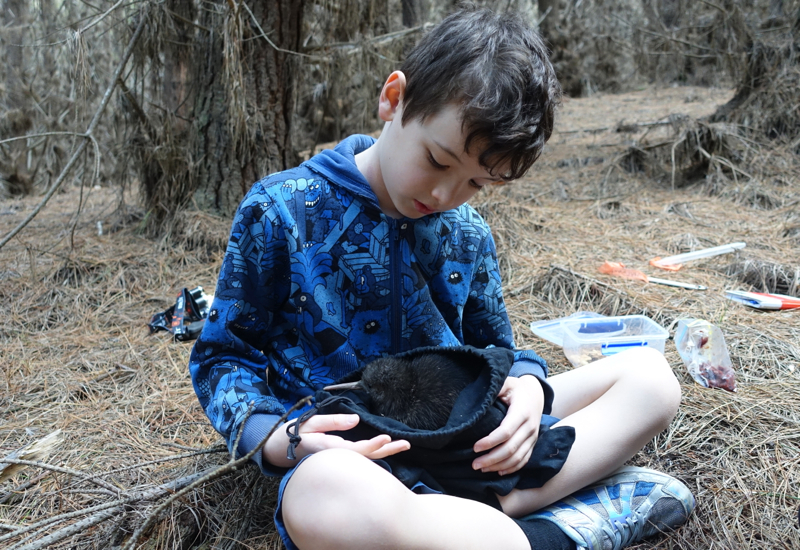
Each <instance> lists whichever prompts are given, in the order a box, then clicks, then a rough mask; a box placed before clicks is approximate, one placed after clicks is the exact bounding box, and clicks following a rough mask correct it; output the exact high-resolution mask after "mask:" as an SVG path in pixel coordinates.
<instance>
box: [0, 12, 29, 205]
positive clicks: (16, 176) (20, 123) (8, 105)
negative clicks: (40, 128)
mask: <svg viewBox="0 0 800 550" xmlns="http://www.w3.org/2000/svg"><path fill="white" fill-rule="evenodd" d="M28 16H29V13H28V3H27V2H26V0H6V2H5V9H4V10H3V23H4V24H5V27H6V31H5V33H4V34H5V38H6V40H5V56H6V58H5V60H4V63H5V67H6V70H5V92H6V93H5V101H4V103H5V105H0V109H1V110H2V115H0V139H2V138H9V137H18V136H20V135H24V134H25V132H27V131H28V130H29V129H30V128H31V119H30V116H29V114H28V113H27V112H26V110H25V107H26V101H25V67H26V65H25V49H24V48H23V47H22V43H23V41H24V29H25V27H26V26H27V23H28V20H29V17H28ZM3 107H4V108H3ZM27 151H28V147H27V143H26V140H19V141H15V142H12V143H10V144H8V145H7V146H5V147H4V148H3V150H2V152H0V196H1V195H2V194H3V193H2V192H3V191H5V193H7V194H9V195H28V194H30V193H31V192H32V191H33V182H32V181H31V177H30V173H29V170H28V165H27ZM2 153H5V154H2ZM6 155H7V156H6Z"/></svg>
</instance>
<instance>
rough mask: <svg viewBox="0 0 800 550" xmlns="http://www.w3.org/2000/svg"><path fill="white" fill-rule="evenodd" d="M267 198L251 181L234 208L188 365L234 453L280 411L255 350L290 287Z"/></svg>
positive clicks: (263, 359) (263, 346)
mask: <svg viewBox="0 0 800 550" xmlns="http://www.w3.org/2000/svg"><path fill="white" fill-rule="evenodd" d="M269 202H270V198H269V197H268V196H266V193H265V191H264V189H263V187H262V186H261V185H260V184H259V183H257V184H255V185H254V186H253V189H251V191H250V192H249V193H248V195H247V196H246V197H245V199H244V200H243V201H242V203H241V205H240V206H239V209H238V210H237V212H236V215H235V217H234V221H233V226H232V229H231V237H230V240H229V242H228V248H227V250H226V253H225V259H224V260H223V264H222V268H221V270H220V275H219V279H218V283H217V287H216V291H215V296H214V301H213V303H212V304H211V309H210V312H209V316H208V318H207V319H206V322H205V324H204V326H203V331H202V332H201V334H200V337H199V338H198V340H197V342H196V343H195V345H194V347H193V349H192V353H191V357H190V362H189V372H190V374H191V377H192V384H193V386H194V389H195V392H196V393H197V396H198V399H199V401H200V404H201V406H202V407H203V410H204V411H205V413H206V415H207V416H208V418H209V420H210V421H211V424H212V425H213V427H214V428H215V429H216V430H217V431H218V432H219V433H220V434H221V435H222V436H223V437H224V438H225V440H226V443H227V445H228V448H229V449H231V450H233V449H232V447H233V445H234V443H235V441H236V438H237V437H238V436H239V432H240V431H241V437H240V442H239V446H238V449H236V451H237V454H239V455H241V454H244V453H246V452H248V451H250V450H251V449H253V448H255V446H256V445H257V444H258V443H259V442H260V441H261V440H262V439H263V437H264V436H266V434H267V433H268V432H269V430H270V429H271V428H272V426H273V425H274V424H275V422H276V421H277V420H278V418H279V417H280V415H282V414H283V413H284V412H285V408H284V406H283V405H282V404H281V403H280V401H279V400H278V399H277V398H276V397H275V396H274V395H273V393H272V390H271V389H270V388H269V386H268V385H267V372H268V369H269V360H268V357H267V355H266V354H265V353H264V351H263V350H268V349H270V346H269V341H270V338H269V335H270V329H271V328H272V321H273V315H274V313H273V312H275V311H278V310H279V308H280V305H281V304H282V303H283V301H285V300H286V297H287V296H288V293H289V284H290V278H289V276H288V274H289V273H290V266H289V255H288V244H287V242H286V239H285V238H279V237H278V236H276V235H275V236H274V235H273V231H275V230H276V226H274V225H273V224H272V223H271V222H270V220H269V219H268V216H267V213H266V208H265V205H266V204H268V203H269ZM251 408H252V409H251ZM249 409H251V410H250V411H249V413H248V410H249ZM245 418H246V419H247V420H246V422H244V420H245ZM243 423H244V426H243ZM254 460H255V461H256V463H258V465H259V466H260V467H261V468H262V470H263V471H265V473H268V474H269V473H272V474H278V473H280V471H277V470H270V469H269V466H268V465H267V464H264V463H263V462H262V460H261V454H260V453H256V456H255V457H254Z"/></svg>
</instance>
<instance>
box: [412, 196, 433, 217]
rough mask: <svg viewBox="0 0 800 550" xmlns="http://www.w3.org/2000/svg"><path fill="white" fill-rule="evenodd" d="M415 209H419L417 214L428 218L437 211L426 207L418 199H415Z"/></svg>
mask: <svg viewBox="0 0 800 550" xmlns="http://www.w3.org/2000/svg"><path fill="white" fill-rule="evenodd" d="M414 208H416V209H417V212H419V213H420V214H423V215H425V216H427V215H428V214H433V213H434V212H435V210H431V209H430V208H428V207H427V206H425V205H424V204H422V203H421V202H419V201H418V200H416V199H414Z"/></svg>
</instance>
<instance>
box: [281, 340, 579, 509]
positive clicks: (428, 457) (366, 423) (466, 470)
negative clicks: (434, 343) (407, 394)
mask: <svg viewBox="0 0 800 550" xmlns="http://www.w3.org/2000/svg"><path fill="white" fill-rule="evenodd" d="M433 350H435V351H436V352H437V353H447V354H452V357H453V358H454V359H457V360H458V361H459V362H460V363H462V364H463V365H464V367H465V368H469V369H472V370H473V371H474V374H475V381H474V382H472V383H471V384H470V385H468V386H467V387H466V388H465V389H464V390H462V392H461V393H460V394H459V396H458V398H457V400H456V403H455V406H454V407H453V411H452V412H451V414H450V418H449V419H448V421H447V424H445V426H443V427H442V428H439V429H437V430H416V429H413V428H409V427H408V426H406V425H405V424H402V423H400V422H398V421H396V420H394V419H391V418H386V417H382V416H377V415H374V414H371V413H370V412H369V408H368V399H369V397H368V395H367V394H365V393H364V392H362V391H360V390H346V391H343V392H338V391H337V392H336V393H337V395H331V393H329V392H327V391H324V390H320V391H317V393H316V396H315V401H316V404H315V406H314V408H312V409H310V410H309V411H306V413H304V414H303V415H302V416H301V417H300V418H298V420H297V423H296V424H295V423H292V424H289V425H288V426H287V433H289V435H290V440H291V441H292V444H290V446H289V454H290V455H291V454H292V451H293V448H292V446H293V445H294V446H295V447H296V445H297V444H298V443H299V437H300V436H299V435H297V429H298V427H299V425H300V424H301V423H302V422H304V421H305V420H306V419H307V418H309V417H310V416H312V415H314V414H340V413H344V414H353V413H354V414H357V415H358V416H359V417H360V419H361V420H360V421H359V423H358V425H357V426H356V427H355V428H353V429H352V430H347V431H343V432H335V434H336V435H339V436H341V437H343V438H345V439H348V440H350V441H358V440H363V439H370V438H372V437H375V436H376V435H380V434H388V435H389V436H391V437H392V439H393V440H396V439H405V440H407V441H408V442H409V443H410V444H411V448H410V449H409V450H408V451H404V452H402V453H398V454H396V455H392V456H389V457H387V458H385V459H383V460H385V461H386V462H387V463H388V464H389V465H390V466H391V468H392V473H393V474H394V475H395V477H397V478H398V479H399V480H400V481H401V482H402V483H403V484H405V485H406V486H407V487H409V488H411V487H413V486H414V485H416V484H417V483H419V482H422V483H424V484H425V485H427V486H428V487H430V488H432V489H435V490H437V491H441V492H443V493H446V494H449V495H455V496H459V497H462V498H469V499H472V500H477V501H480V502H483V503H485V504H488V505H490V506H493V507H495V508H498V509H499V508H500V503H499V501H498V499H497V495H498V494H499V495H506V494H508V493H509V492H510V491H511V490H512V489H514V488H515V487H516V488H520V489H529V488H535V487H541V486H542V485H544V484H545V483H546V482H547V481H548V480H549V479H550V478H552V477H553V476H555V475H556V474H557V473H558V472H559V471H560V470H561V467H562V466H563V465H564V462H565V461H566V460H567V456H568V455H569V451H570V449H571V448H572V444H573V442H574V441H575V429H574V428H572V427H569V426H560V427H558V428H551V427H550V426H552V424H554V423H555V422H557V421H558V419H557V418H554V417H552V416H549V415H544V416H543V417H542V424H541V425H540V427H539V439H538V440H537V442H536V445H535V446H534V448H533V452H532V454H531V458H530V460H529V461H528V463H527V464H526V465H525V466H524V467H523V468H522V469H521V470H519V471H517V472H515V473H513V474H508V475H505V476H500V475H499V474H497V473H496V472H486V473H484V472H481V471H476V470H473V468H472V462H473V461H474V460H475V458H477V457H478V456H480V454H483V453H475V452H474V451H473V450H472V447H473V445H474V444H475V442H477V441H478V440H480V439H482V438H483V437H485V436H487V435H488V434H489V433H491V432H492V431H493V430H494V429H495V428H497V427H498V426H499V425H500V422H501V421H502V420H503V418H504V417H505V413H506V411H507V407H506V405H505V404H504V403H503V402H502V401H501V400H499V399H497V395H498V394H499V392H500V389H501V388H502V387H503V384H504V382H505V380H506V377H507V376H508V372H509V369H510V368H511V365H512V363H513V361H514V353H513V352H512V351H510V350H508V349H505V348H489V349H478V348H474V347H471V346H461V347H452V348H427V347H423V348H417V349H415V350H412V351H409V352H405V353H403V354H400V355H399V356H412V355H414V354H422V353H426V352H429V351H433ZM358 379H360V372H356V373H353V374H352V375H350V376H348V377H346V378H344V379H342V380H340V382H352V381H355V380H358ZM292 431H294V434H292ZM487 452H488V451H487Z"/></svg>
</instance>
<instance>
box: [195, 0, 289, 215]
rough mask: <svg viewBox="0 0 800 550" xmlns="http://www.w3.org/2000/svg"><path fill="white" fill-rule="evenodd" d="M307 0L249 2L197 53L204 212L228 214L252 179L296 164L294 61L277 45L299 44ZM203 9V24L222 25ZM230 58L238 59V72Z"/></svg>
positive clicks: (198, 135) (199, 158) (200, 185)
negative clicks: (221, 31) (248, 4)
mask: <svg viewBox="0 0 800 550" xmlns="http://www.w3.org/2000/svg"><path fill="white" fill-rule="evenodd" d="M304 5H305V2H303V1H297V0H262V1H260V2H254V3H253V4H252V8H251V9H252V17H251V15H250V13H249V12H247V11H246V10H241V11H238V12H234V11H232V10H231V12H229V13H228V14H227V15H226V17H228V18H233V19H228V24H227V25H226V30H227V31H228V34H227V35H226V36H223V35H221V33H220V32H218V31H212V32H211V33H210V34H209V36H208V39H209V40H208V44H207V45H206V47H205V48H202V49H201V51H203V53H204V55H203V56H200V55H195V63H196V65H195V70H196V73H195V74H196V75H197V80H196V84H197V87H196V91H197V99H196V103H195V136H196V143H195V146H194V148H193V149H194V154H195V158H196V159H197V161H196V166H197V172H196V174H195V178H196V182H197V190H196V191H195V193H194V199H195V203H196V204H197V205H199V206H200V207H201V208H203V209H205V210H211V211H215V212H217V213H219V214H222V215H230V214H232V213H233V212H234V211H235V209H236V207H237V206H238V204H239V201H240V200H241V198H242V197H243V196H244V194H245V193H246V192H247V190H248V189H249V188H250V186H251V185H252V184H253V183H254V182H255V181H257V180H258V179H260V178H262V177H264V176H266V175H268V174H270V173H272V172H275V171H279V170H283V169H285V168H287V167H288V166H290V165H292V164H294V163H295V160H296V159H295V154H294V151H293V147H292V135H291V131H292V112H293V108H294V101H295V75H296V74H297V71H296V70H293V68H294V67H295V63H297V61H298V59H297V56H296V55H294V54H292V53H287V52H286V51H281V50H288V51H293V52H296V51H298V50H299V49H300V46H301V25H302V19H303V9H304ZM202 13H203V15H202V16H201V20H200V24H201V25H202V26H204V27H206V28H211V29H218V28H219V26H218V24H217V22H216V21H214V19H215V18H216V17H217V15H216V14H213V13H211V11H210V10H203V11H202ZM237 25H239V27H237ZM237 29H238V32H239V33H240V34H239V35H238V36H237V35H236V32H235V31H237ZM262 30H263V32H264V33H266V35H267V36H268V37H269V39H270V40H271V41H272V43H273V44H274V45H275V47H273V46H272V45H270V44H269V42H267V40H266V39H265V37H264V36H262ZM226 40H227V41H228V43H227V44H226V43H225V42H226ZM278 48H280V50H279V49H278ZM233 55H238V56H239V59H238V62H239V63H240V64H241V71H240V73H238V74H237V73H236V71H235V70H234V69H235V68H236V61H237V60H235V59H232V58H231V56H233ZM231 72H233V74H231ZM232 101H234V103H232ZM237 119H238V120H237Z"/></svg>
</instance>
